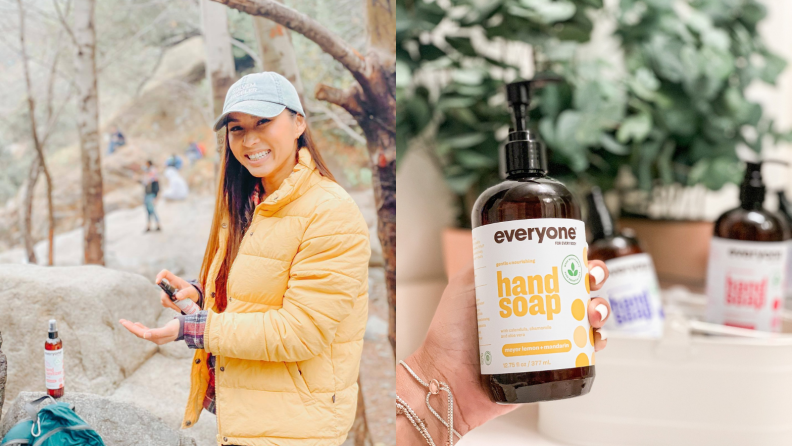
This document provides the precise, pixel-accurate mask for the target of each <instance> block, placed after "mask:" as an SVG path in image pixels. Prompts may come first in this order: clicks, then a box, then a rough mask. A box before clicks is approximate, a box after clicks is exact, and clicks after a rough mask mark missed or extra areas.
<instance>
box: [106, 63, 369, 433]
mask: <svg viewBox="0 0 792 446" xmlns="http://www.w3.org/2000/svg"><path fill="white" fill-rule="evenodd" d="M223 128H225V133H226V138H225V141H226V143H225V144H226V145H225V150H223V151H221V154H220V159H221V162H220V170H219V184H218V189H217V201H216V203H215V214H214V220H213V222H212V229H211V232H210V235H209V243H208V245H207V247H206V253H205V255H204V259H203V264H202V266H201V273H200V279H199V280H198V281H193V282H187V281H186V280H184V279H182V278H181V277H178V276H176V275H174V274H172V273H171V272H169V271H167V270H163V271H161V272H160V273H159V274H158V275H157V277H156V279H155V280H156V282H157V283H159V282H160V281H161V280H162V279H163V278H164V279H167V280H168V281H169V282H170V283H171V284H172V285H173V286H175V287H176V288H178V290H179V291H178V293H177V294H176V298H177V299H179V300H181V299H191V300H193V301H194V302H196V303H197V304H198V305H199V306H200V308H202V310H200V311H198V312H196V313H193V314H189V315H184V314H180V315H179V316H177V319H174V320H173V321H171V322H169V323H167V324H166V325H165V326H164V327H162V328H155V329H150V328H148V327H146V326H144V325H143V324H140V323H133V322H130V321H127V320H124V319H122V320H120V321H119V322H120V323H121V324H122V325H123V326H124V327H125V328H127V329H128V330H129V331H130V332H132V333H133V334H135V335H136V336H138V337H140V338H142V339H146V340H149V341H151V342H154V343H156V344H158V345H162V344H165V343H168V342H173V341H176V340H181V339H183V340H184V341H185V343H186V345H187V346H188V347H190V348H193V349H195V354H194V356H193V362H192V371H191V374H190V393H189V400H188V402H187V408H186V410H185V413H184V418H183V421H182V426H181V427H182V428H189V427H191V426H195V423H196V422H197V421H198V418H199V416H200V414H201V411H202V410H203V409H205V410H207V411H209V412H212V413H215V414H216V415H217V431H218V436H217V441H218V444H221V445H243V444H244V445H247V446H273V445H279V446H337V445H340V444H342V443H343V442H344V440H345V439H346V437H347V434H348V433H349V430H350V429H351V428H352V423H353V422H354V420H355V410H356V407H357V401H358V385H357V378H358V371H359V368H360V357H361V354H362V351H363V334H364V333H365V331H366V320H367V315H368V263H369V258H370V256H371V249H370V247H369V232H368V226H367V225H366V221H365V219H364V218H363V215H362V214H361V212H360V210H359V209H358V207H357V205H356V204H355V202H354V201H353V200H352V198H351V197H350V196H349V194H348V193H347V192H346V191H345V190H344V189H343V188H342V187H341V186H340V185H339V184H338V183H337V182H336V181H335V179H334V178H333V175H332V174H331V173H330V171H329V170H328V168H327V165H326V164H325V162H324V160H323V159H322V157H321V155H320V153H319V151H318V149H317V148H316V146H315V145H314V143H313V140H312V138H311V133H310V131H309V129H308V124H307V121H306V119H305V112H304V111H303V107H302V104H301V103H300V99H299V96H298V95H297V91H296V89H295V88H294V86H293V85H292V84H291V83H290V82H289V81H288V80H287V79H286V78H285V77H283V76H281V75H280V74H277V73H272V72H265V73H255V74H248V75H247V76H244V77H243V78H241V79H240V80H239V81H237V82H236V83H234V84H233V85H232V86H231V88H230V89H229V90H228V93H227V95H226V100H225V105H224V107H223V114H222V115H221V116H220V117H219V118H218V120H217V122H216V123H215V127H214V130H215V131H220V130H222V129H223ZM161 298H162V305H163V306H165V307H168V308H171V309H174V310H176V311H179V309H178V307H176V306H175V305H174V304H173V302H171V301H170V299H169V298H168V297H167V295H166V294H165V293H164V292H163V293H162V294H161Z"/></svg>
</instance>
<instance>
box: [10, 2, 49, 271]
mask: <svg viewBox="0 0 792 446" xmlns="http://www.w3.org/2000/svg"><path fill="white" fill-rule="evenodd" d="M17 4H18V5H19V44H20V52H21V53H22V67H23V71H24V73H25V87H26V88H27V96H28V101H27V102H28V112H29V113H30V132H31V135H32V137H33V147H35V149H36V154H37V155H38V158H37V161H35V162H33V163H32V164H33V165H32V166H31V170H30V173H29V174H28V184H27V190H26V191H25V198H26V200H25V216H24V222H25V224H24V228H23V231H24V239H25V250H26V251H27V254H28V261H30V262H31V263H36V254H35V252H34V250H33V237H32V235H31V226H32V218H31V214H32V203H33V189H34V187H35V185H36V180H37V179H38V175H39V169H41V171H43V172H44V178H46V180H47V211H48V213H49V232H48V240H49V251H48V255H47V264H49V265H52V264H53V263H54V238H55V212H54V210H53V205H52V177H51V176H50V173H49V169H47V163H46V161H45V159H44V147H43V141H42V140H41V138H39V130H38V127H37V125H36V102H35V100H34V99H33V85H32V83H31V81H30V67H29V65H28V56H27V49H26V47H25V7H24V4H23V3H22V0H17ZM57 61H58V57H57V52H56V57H55V58H54V60H53V64H52V71H53V72H54V70H55V67H56V66H57ZM53 79H54V75H53V73H52V72H51V73H50V85H49V87H48V92H49V94H50V95H51V92H52V82H53ZM51 100H52V98H51V96H50V97H49V98H48V101H47V103H48V104H50V105H48V106H47V115H48V116H47V119H48V120H49V118H50V117H51V116H52V107H51Z"/></svg>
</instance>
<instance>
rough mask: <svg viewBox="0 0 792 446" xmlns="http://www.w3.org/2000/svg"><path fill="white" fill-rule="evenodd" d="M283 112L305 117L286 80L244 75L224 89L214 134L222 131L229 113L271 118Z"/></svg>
mask: <svg viewBox="0 0 792 446" xmlns="http://www.w3.org/2000/svg"><path fill="white" fill-rule="evenodd" d="M287 108H288V109H290V110H293V111H296V112H297V113H299V114H301V115H303V116H305V112H304V111H303V108H302V104H300V96H299V95H298V94H297V90H296V89H295V88H294V85H292V83H291V82H289V80H288V79H286V78H285V77H283V76H281V75H280V74H278V73H275V72H272V71H265V72H263V73H252V74H248V75H246V76H243V77H242V79H239V80H238V81H236V82H234V85H232V86H231V88H229V89H228V93H226V98H225V103H224V104H223V114H222V115H220V117H219V118H217V121H215V125H214V130H215V132H216V131H218V130H220V129H221V128H223V126H225V125H226V120H227V118H228V114H229V113H232V112H241V113H247V114H249V115H253V116H259V117H262V118H272V117H274V116H278V115H279V114H281V112H282V111H283V110H285V109H287Z"/></svg>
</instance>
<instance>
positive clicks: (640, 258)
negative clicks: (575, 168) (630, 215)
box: [586, 187, 664, 337]
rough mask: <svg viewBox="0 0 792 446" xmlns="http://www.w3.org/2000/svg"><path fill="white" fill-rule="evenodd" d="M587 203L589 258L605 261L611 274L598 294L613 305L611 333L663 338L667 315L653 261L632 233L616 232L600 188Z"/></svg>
mask: <svg viewBox="0 0 792 446" xmlns="http://www.w3.org/2000/svg"><path fill="white" fill-rule="evenodd" d="M587 202H588V218H587V219H586V225H587V226H588V229H589V232H590V233H591V245H590V246H589V251H588V258H589V260H602V261H604V262H605V265H606V266H607V267H608V271H609V272H610V275H609V276H608V281H607V282H605V285H604V286H603V287H602V288H601V289H600V290H599V291H596V292H595V293H596V294H595V295H596V296H601V297H604V298H606V299H608V302H610V304H611V310H612V311H613V316H612V318H611V320H610V321H609V322H608V326H609V330H612V331H614V332H617V331H618V332H623V333H630V334H634V335H645V336H650V337H660V336H662V334H663V319H664V313H663V308H662V303H661V299H660V286H659V284H658V282H657V273H656V272H655V269H654V263H653V262H652V258H651V257H650V256H649V254H646V253H644V251H643V249H641V245H640V243H639V241H638V239H636V238H635V237H634V236H633V234H630V233H629V232H631V231H629V230H625V231H618V230H617V228H616V223H615V222H614V220H613V217H611V214H610V211H608V207H607V206H606V205H605V198H604V197H603V195H602V191H601V190H600V188H599V187H593V188H592V189H591V193H589V195H588V197H587Z"/></svg>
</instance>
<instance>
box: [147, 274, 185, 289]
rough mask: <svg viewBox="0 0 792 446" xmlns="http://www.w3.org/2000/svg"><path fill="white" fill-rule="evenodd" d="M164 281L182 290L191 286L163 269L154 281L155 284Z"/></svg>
mask: <svg viewBox="0 0 792 446" xmlns="http://www.w3.org/2000/svg"><path fill="white" fill-rule="evenodd" d="M162 279H168V282H170V284H171V285H173V286H174V287H176V288H178V289H181V288H184V287H186V286H187V285H189V283H187V281H186V280H184V279H182V278H181V277H179V276H177V275H175V274H173V273H172V272H170V271H169V270H167V269H163V270H162V271H160V272H159V274H157V278H156V279H155V280H154V283H160V281H161V280H162Z"/></svg>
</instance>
